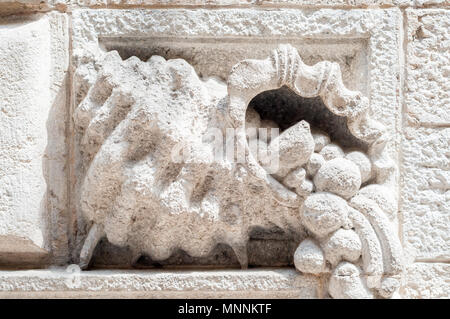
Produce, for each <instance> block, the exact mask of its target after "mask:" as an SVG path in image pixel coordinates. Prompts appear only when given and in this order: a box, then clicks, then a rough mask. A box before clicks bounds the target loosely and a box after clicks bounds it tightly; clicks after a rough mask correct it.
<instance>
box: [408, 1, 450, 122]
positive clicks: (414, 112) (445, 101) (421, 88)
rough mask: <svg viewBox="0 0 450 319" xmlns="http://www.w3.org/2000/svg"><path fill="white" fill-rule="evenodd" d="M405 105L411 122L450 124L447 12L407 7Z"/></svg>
mask: <svg viewBox="0 0 450 319" xmlns="http://www.w3.org/2000/svg"><path fill="white" fill-rule="evenodd" d="M406 18H407V30H405V31H406V32H407V37H408V42H407V47H406V50H407V65H406V81H405V85H406V92H405V102H406V103H405V105H406V107H407V110H406V111H407V113H406V114H405V115H406V117H407V120H408V121H409V122H410V123H411V124H421V125H428V126H429V125H435V126H442V125H449V124H450V68H449V62H448V61H449V59H450V30H449V29H450V28H449V23H450V13H449V11H448V10H438V9H434V10H433V9H431V10H415V9H407V10H406Z"/></svg>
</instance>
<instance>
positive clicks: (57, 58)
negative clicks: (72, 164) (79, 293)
mask: <svg viewBox="0 0 450 319" xmlns="http://www.w3.org/2000/svg"><path fill="white" fill-rule="evenodd" d="M0 23H1V25H0V68H1V71H0V96H2V99H1V102H0V109H1V112H0V136H1V138H0V194H1V195H0V212H2V213H1V214H0V237H1V245H0V246H1V248H0V263H2V264H5V263H6V264H17V263H25V262H23V260H24V258H25V259H26V260H27V262H26V263H38V264H40V263H42V262H44V261H45V260H44V259H45V258H44V255H47V257H48V254H49V253H50V252H54V253H55V255H57V256H61V255H67V254H68V251H67V224H66V223H65V219H64V216H65V205H66V201H65V199H66V197H65V196H66V187H67V186H66V177H65V168H66V164H65V159H64V156H65V152H66V144H65V120H66V108H65V103H66V96H65V83H66V82H65V72H66V71H67V64H68V51H67V50H68V34H67V21H66V17H65V16H64V15H61V14H57V13H51V14H48V15H45V16H39V17H34V18H30V19H28V20H25V21H23V20H17V18H9V19H4V20H1V21H0ZM19 52H20V53H19ZM17 242H21V243H22V248H21V249H20V250H19V252H18V254H17V255H15V254H14V248H13V247H15V246H16V244H17ZM27 252H28V253H29V254H30V255H29V256H27ZM32 256H35V257H36V258H33V257H32ZM33 259H35V260H33ZM47 261H48V260H47Z"/></svg>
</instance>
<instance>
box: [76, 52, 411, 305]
mask: <svg viewBox="0 0 450 319" xmlns="http://www.w3.org/2000/svg"><path fill="white" fill-rule="evenodd" d="M280 87H287V88H289V89H290V90H291V91H293V92H294V93H296V94H298V95H299V96H302V97H305V98H313V97H320V98H321V99H322V101H323V103H324V104H325V106H326V107H327V108H328V110H329V111H331V112H332V113H334V114H335V115H337V116H340V117H345V118H346V122H347V126H348V129H349V131H350V133H351V134H352V135H353V136H354V137H355V138H357V139H359V140H360V141H362V142H363V143H364V144H365V145H367V150H362V149H345V148H343V147H342V146H340V145H339V141H332V140H331V139H330V137H329V135H328V134H327V133H325V132H322V131H320V130H318V129H317V128H314V127H311V126H310V123H308V122H306V121H304V120H303V121H300V122H298V123H297V124H295V125H292V126H290V127H289V128H287V129H285V130H283V131H282V132H281V134H280V135H279V136H275V135H274V136H272V135H270V136H269V137H268V139H266V138H262V136H260V135H259V134H260V132H257V131H252V130H249V129H250V128H278V125H277V123H274V122H271V121H268V120H267V119H261V117H260V115H259V114H258V112H256V111H255V110H254V109H252V108H249V104H250V102H251V101H252V99H253V98H254V97H255V96H257V95H258V94H260V93H262V92H265V91H269V90H275V89H279V88H280ZM74 121H75V125H76V130H77V134H78V136H79V143H80V149H81V152H82V157H83V163H82V165H83V167H84V168H85V172H84V173H83V176H82V181H81V190H80V198H79V203H80V204H79V208H80V210H81V212H82V214H83V216H84V218H85V219H86V220H87V221H88V224H89V227H90V228H89V232H88V235H87V238H86V239H85V241H84V245H83V248H82V250H81V254H80V265H81V266H82V267H83V268H86V267H88V265H89V262H90V259H91V257H92V254H93V251H94V248H95V247H96V245H97V243H98V242H99V240H100V239H102V238H103V237H107V239H108V241H110V242H111V243H113V244H115V245H118V246H128V247H130V249H131V250H132V251H133V256H134V257H133V258H134V260H136V259H137V258H139V256H140V255H141V254H143V253H145V254H147V255H149V256H151V257H152V258H153V259H155V260H162V259H165V258H168V257H169V256H170V255H171V254H172V253H173V252H174V251H175V249H179V248H180V249H183V250H184V251H186V252H187V253H188V254H190V255H192V256H203V255H207V254H208V253H209V252H210V251H211V250H212V249H213V247H214V246H215V245H217V244H218V243H224V244H227V245H229V246H230V247H232V249H233V250H234V252H235V254H236V256H237V258H238V260H239V262H240V264H241V266H242V268H246V267H247V264H248V260H247V247H246V244H247V241H248V239H249V232H250V229H252V227H262V228H264V227H266V228H269V227H271V226H273V225H276V226H277V227H279V228H281V229H284V230H290V231H292V232H294V233H303V234H306V236H302V237H303V238H304V239H303V240H302V241H301V243H300V245H299V247H298V248H297V250H296V252H295V255H294V264H295V266H296V268H297V270H299V271H301V272H303V273H309V274H313V275H323V276H326V278H329V294H330V295H331V296H332V297H334V298H374V297H384V298H387V297H391V296H392V294H393V293H394V292H395V290H396V289H397V288H398V287H399V285H400V280H401V273H402V267H403V262H402V248H401V245H400V242H399V239H398V237H397V235H396V232H395V230H394V229H393V227H392V225H391V220H392V218H393V216H395V214H396V211H397V202H396V198H395V197H394V196H393V195H392V192H391V190H392V189H393V188H394V187H395V176H394V174H395V163H394V162H393V161H392V160H391V159H390V158H389V156H388V154H387V152H386V151H385V145H386V143H387V142H388V139H389V136H388V135H387V133H386V132H385V130H384V127H383V125H382V124H380V123H378V122H376V121H374V120H372V119H371V114H370V107H369V101H368V99H367V98H366V97H364V96H363V95H362V94H361V93H359V92H355V91H350V90H348V89H347V88H346V87H345V86H344V84H343V83H342V77H341V73H340V68H339V65H337V64H336V63H331V62H328V61H324V62H320V63H317V64H316V65H314V66H307V65H305V64H304V63H303V62H302V60H301V58H300V56H299V55H298V53H297V51H296V50H295V49H294V48H293V47H291V46H290V45H281V46H279V47H278V48H277V49H276V50H274V51H273V53H272V54H271V55H270V56H269V57H268V58H267V59H265V60H244V61H241V62H240V63H238V64H237V65H235V66H234V67H233V69H232V71H231V73H230V76H229V78H228V83H227V84H226V83H224V82H223V81H221V80H220V79H217V78H208V79H200V78H199V77H198V76H197V74H196V72H195V70H194V69H193V67H192V66H190V65H189V64H188V63H187V62H186V61H184V60H181V59H175V60H168V61H166V60H165V59H164V58H162V57H159V56H153V57H151V58H150V59H149V60H148V61H147V62H143V61H141V60H140V59H138V58H136V57H132V58H129V59H127V60H125V61H124V60H122V59H121V57H120V56H119V55H118V54H117V52H115V51H112V52H109V53H107V54H106V55H105V57H104V60H103V62H102V63H101V68H100V70H99V72H98V74H97V77H96V81H95V83H94V84H93V85H92V86H91V87H90V88H89V90H88V93H87V95H86V96H85V97H84V98H83V99H82V101H81V103H80V104H79V106H78V107H77V109H76V111H75V114H74ZM211 128H216V129H219V131H220V132H222V133H223V134H224V135H226V131H227V129H229V128H234V129H236V130H235V132H236V138H235V139H234V140H233V143H234V145H233V147H236V149H242V150H244V151H243V155H244V158H245V160H244V161H236V160H235V157H233V158H227V157H220V159H219V160H217V157H214V154H215V152H216V149H215V146H216V143H215V142H217V141H213V140H212V139H211V134H210V129H211ZM254 145H257V146H258V148H257V151H256V153H255V149H254V148H253V147H252V146H254ZM260 146H261V148H262V149H267V150H268V152H266V153H265V156H266V158H265V159H266V160H267V159H268V160H269V162H270V160H271V159H273V156H275V155H273V154H276V156H277V159H278V162H277V164H278V165H277V166H276V169H275V170H271V169H268V167H267V165H266V164H267V161H265V160H264V156H260V154H259V153H258V152H259V150H260ZM275 149H276V152H275ZM174 150H181V151H182V152H181V153H182V160H181V161H177V160H174V158H175V157H176V156H177V155H178V153H177V152H174ZM186 150H187V151H186ZM174 156H175V157H174ZM213 157H214V159H215V160H211V159H212V158H213ZM305 229H306V232H305Z"/></svg>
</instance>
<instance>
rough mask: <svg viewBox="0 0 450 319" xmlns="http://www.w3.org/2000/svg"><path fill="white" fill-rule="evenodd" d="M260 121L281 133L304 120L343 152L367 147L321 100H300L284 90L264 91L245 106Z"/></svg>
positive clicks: (344, 120)
mask: <svg viewBox="0 0 450 319" xmlns="http://www.w3.org/2000/svg"><path fill="white" fill-rule="evenodd" d="M248 107H249V108H252V109H254V110H255V111H256V112H257V113H258V114H259V115H260V117H261V120H263V121H264V120H268V121H273V122H275V123H276V124H277V126H278V127H279V128H280V132H282V131H284V130H285V129H287V128H289V127H291V126H292V125H294V124H296V123H298V122H300V121H301V120H305V121H306V122H308V123H309V124H310V126H311V128H316V129H319V130H322V131H324V132H326V133H327V134H328V135H329V136H330V138H331V140H332V141H335V142H337V143H339V144H340V145H341V146H342V147H345V148H353V147H355V148H359V149H361V150H363V151H367V144H366V143H365V142H363V141H361V140H359V139H357V138H356V137H354V136H353V135H352V134H351V133H350V131H349V129H348V126H347V123H346V121H347V120H346V118H344V117H341V116H337V115H335V114H333V113H332V112H331V111H330V110H328V108H327V107H326V106H325V104H324V103H323V102H322V99H321V98H320V97H315V98H305V97H301V96H299V95H298V94H296V93H295V92H293V91H292V90H291V89H289V88H288V87H286V86H283V87H281V88H279V89H277V90H270V91H264V92H262V93H260V94H258V95H257V96H255V97H254V98H253V99H252V100H251V101H250V103H249V105H248Z"/></svg>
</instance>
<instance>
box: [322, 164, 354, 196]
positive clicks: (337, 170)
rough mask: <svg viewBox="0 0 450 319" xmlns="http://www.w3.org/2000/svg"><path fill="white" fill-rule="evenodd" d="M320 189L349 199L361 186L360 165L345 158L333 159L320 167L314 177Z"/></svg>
mask: <svg viewBox="0 0 450 319" xmlns="http://www.w3.org/2000/svg"><path fill="white" fill-rule="evenodd" d="M314 184H315V185H316V188H317V190H318V191H325V192H331V193H334V194H336V195H339V196H342V197H343V198H345V199H348V198H350V197H352V196H353V195H355V194H356V192H357V191H358V190H359V187H360V186H361V173H360V172H359V167H358V166H357V165H356V164H355V163H353V162H352V161H349V160H347V159H345V158H335V159H332V160H330V161H328V162H326V163H325V164H323V165H322V167H320V169H319V171H318V172H317V174H316V176H315V177H314Z"/></svg>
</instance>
